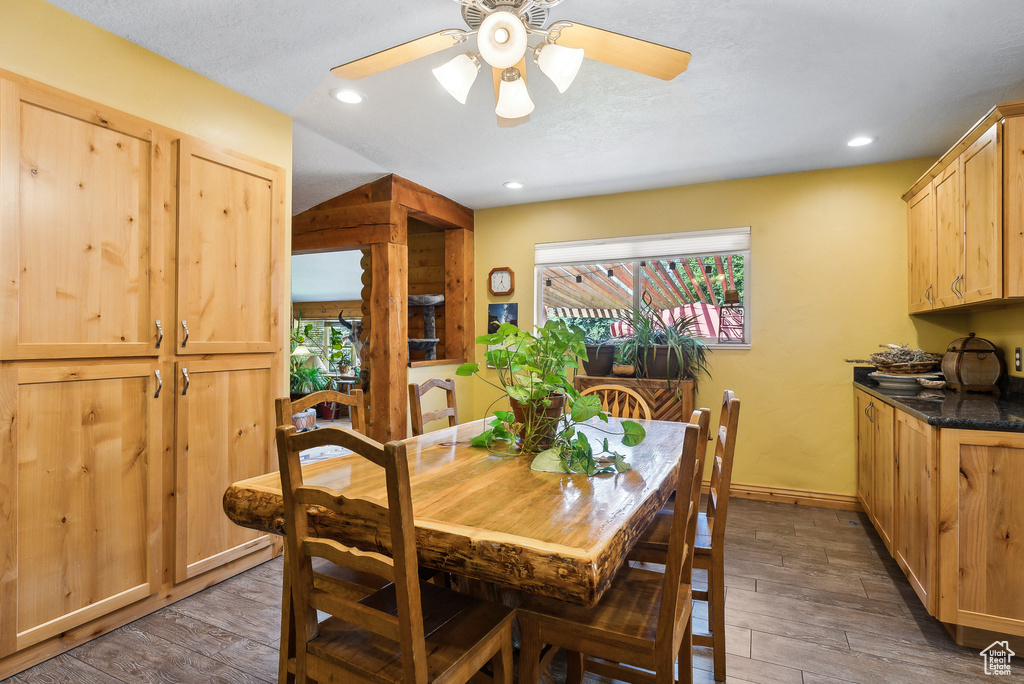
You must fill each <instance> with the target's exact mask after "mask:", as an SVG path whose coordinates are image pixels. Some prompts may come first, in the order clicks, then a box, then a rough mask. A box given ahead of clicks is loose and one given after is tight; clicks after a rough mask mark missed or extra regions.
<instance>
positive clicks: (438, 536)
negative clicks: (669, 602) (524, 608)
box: [224, 418, 685, 606]
mask: <svg viewBox="0 0 1024 684" xmlns="http://www.w3.org/2000/svg"><path fill="white" fill-rule="evenodd" d="M638 422H640V423H641V424H642V425H643V426H644V427H645V429H646V431H647V438H646V439H645V440H644V441H643V443H641V444H640V445H638V446H635V447H624V446H622V444H621V442H620V441H619V439H618V436H621V434H622V428H621V426H620V420H619V419H616V418H612V419H610V421H609V422H608V423H607V424H604V423H593V424H587V425H586V426H584V427H583V430H584V432H586V433H587V434H588V437H589V438H590V441H591V443H594V444H600V443H601V442H602V441H603V439H604V438H605V437H608V439H609V443H610V446H611V448H612V449H613V450H615V451H618V452H620V453H623V454H625V455H626V457H627V462H628V463H629V464H630V466H631V467H632V469H631V470H628V471H626V472H623V473H616V474H609V475H597V476H593V477H588V476H586V475H583V474H568V473H547V472H538V471H533V470H531V469H530V463H531V462H532V458H533V457H532V456H522V455H515V456H507V455H501V454H495V453H491V452H490V451H488V450H487V449H484V448H479V447H472V446H470V440H471V439H472V438H473V437H475V436H476V435H478V434H480V432H481V431H482V430H483V429H484V427H485V421H483V420H480V421H474V422H471V423H466V424H464V425H460V426H456V427H451V428H446V429H443V430H438V431H436V432H431V433H428V434H425V435H422V436H420V437H413V438H411V439H408V440H406V445H407V448H408V454H409V462H410V481H411V485H412V504H413V517H414V520H415V525H416V547H417V553H418V556H419V563H420V565H421V566H424V567H428V568H436V569H438V570H443V571H446V572H449V573H453V574H455V575H459V576H461V577H466V578H470V579H475V580H482V581H484V582H491V583H495V584H497V585H500V586H502V587H506V588H509V589H513V590H518V591H524V592H528V593H532V594H540V595H544V596H550V597H553V598H558V599H562V600H565V601H570V602H573V603H578V604H582V605H585V606H593V605H594V604H596V603H597V601H598V600H599V599H600V598H601V595H602V594H603V593H604V591H605V590H606V589H607V588H608V586H609V585H610V584H611V581H612V578H613V577H614V576H615V573H616V571H617V570H618V568H619V567H620V566H621V565H622V563H623V561H624V560H625V557H626V554H627V553H628V552H629V550H630V549H631V548H632V546H633V544H634V543H635V542H636V540H637V539H638V538H639V536H640V535H641V534H642V533H643V531H644V529H645V528H646V527H647V525H648V524H649V523H650V522H651V520H653V518H654V516H655V514H656V513H657V512H658V511H659V510H660V509H661V508H662V506H664V504H665V502H666V501H667V500H668V498H669V496H670V495H671V494H672V492H673V491H674V489H675V485H676V482H675V479H676V467H677V464H678V461H679V452H680V448H681V444H682V441H683V432H684V429H685V424H683V423H677V422H667V421H638ZM302 476H303V480H304V482H305V483H306V484H311V485H318V486H322V487H327V488H330V489H332V490H337V491H344V492H345V494H346V496H349V497H360V498H370V499H375V500H378V501H381V502H386V493H385V483H384V473H383V471H382V470H381V469H380V468H379V467H377V466H375V465H374V464H372V463H370V462H369V461H367V460H366V459H363V458H360V457H358V456H355V455H351V454H350V455H343V456H339V457H336V458H332V459H329V460H325V461H320V462H315V463H310V464H308V465H304V466H303V468H302ZM283 510H284V502H283V498H282V494H281V483H280V478H279V476H278V474H277V473H270V474H267V475H262V476H259V477H254V478H251V479H248V480H243V481H240V482H236V483H234V484H232V485H231V486H230V487H229V488H228V490H227V491H226V492H225V494H224V511H225V512H226V513H227V515H228V517H229V518H230V519H231V520H232V521H234V522H235V523H237V524H238V525H242V526H244V527H248V528H252V529H255V530H260V531H264V532H270V533H274V534H279V535H283V534H284V519H283ZM310 525H311V528H313V531H314V532H315V533H316V534H317V535H318V536H327V537H331V538H334V539H336V540H337V541H339V542H342V543H343V544H346V545H350V546H354V547H357V548H361V549H363V550H371V551H379V552H382V553H385V554H389V553H390V548H389V546H390V539H389V534H388V532H387V529H386V528H385V529H379V528H378V527H377V526H376V525H375V524H373V523H371V522H370V521H367V520H360V519H353V518H343V517H341V516H339V515H336V514H334V513H331V512H329V511H327V510H326V509H319V508H312V509H311V510H310Z"/></svg>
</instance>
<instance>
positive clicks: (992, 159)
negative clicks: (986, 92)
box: [960, 124, 1003, 304]
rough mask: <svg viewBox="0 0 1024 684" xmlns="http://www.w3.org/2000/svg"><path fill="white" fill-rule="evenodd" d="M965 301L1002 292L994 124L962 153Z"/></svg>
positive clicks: (1000, 192)
mask: <svg viewBox="0 0 1024 684" xmlns="http://www.w3.org/2000/svg"><path fill="white" fill-rule="evenodd" d="M961 158H962V159H963V164H962V166H961V169H962V171H961V172H962V173H963V207H964V262H965V266H964V280H963V285H962V286H961V288H960V289H961V290H962V291H963V295H964V301H965V302H966V303H968V304H970V303H973V302H983V301H987V300H990V299H999V298H1000V297H1002V296H1003V184H1002V179H1003V173H1002V163H1003V155H1002V152H1001V148H1000V142H999V124H995V125H993V126H992V128H990V129H989V130H988V131H986V132H985V134H984V135H982V136H981V137H980V138H978V140H977V141H976V142H975V143H974V144H973V145H971V146H970V147H968V148H967V150H966V151H965V152H964V153H963V155H961Z"/></svg>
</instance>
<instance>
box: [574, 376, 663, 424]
mask: <svg viewBox="0 0 1024 684" xmlns="http://www.w3.org/2000/svg"><path fill="white" fill-rule="evenodd" d="M591 394H596V395H598V396H599V397H600V398H601V409H602V410H604V411H607V412H608V413H609V414H610V415H612V416H614V417H615V418H633V419H636V420H650V419H651V407H650V406H648V405H647V402H646V401H645V400H644V398H643V397H642V396H640V394H638V393H637V392H635V391H634V390H631V389H630V388H628V387H621V386H619V385H594V386H593V387H588V388H586V389H585V390H583V391H582V392H580V396H581V397H585V396H588V395H591Z"/></svg>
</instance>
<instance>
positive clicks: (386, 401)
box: [368, 243, 409, 442]
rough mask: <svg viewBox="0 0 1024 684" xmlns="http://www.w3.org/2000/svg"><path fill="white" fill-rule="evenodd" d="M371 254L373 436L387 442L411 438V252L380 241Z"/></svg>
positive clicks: (379, 440)
mask: <svg viewBox="0 0 1024 684" xmlns="http://www.w3.org/2000/svg"><path fill="white" fill-rule="evenodd" d="M370 253H371V257H370V258H371V261H372V264H373V270H372V277H371V284H370V311H371V312H372V314H371V315H372V320H373V325H372V326H371V328H370V345H369V349H368V352H369V353H368V356H369V359H370V416H371V426H370V436H371V437H372V438H373V439H375V440H377V441H378V442H386V441H389V440H392V439H404V438H405V436H406V420H407V418H408V411H407V409H406V392H407V389H406V385H407V382H408V375H407V370H406V367H407V366H408V363H409V343H408V336H407V334H406V330H407V329H408V318H409V279H408V275H407V270H408V260H409V251H408V247H406V246H405V245H399V244H394V243H379V244H375V245H373V246H372V247H371V248H370Z"/></svg>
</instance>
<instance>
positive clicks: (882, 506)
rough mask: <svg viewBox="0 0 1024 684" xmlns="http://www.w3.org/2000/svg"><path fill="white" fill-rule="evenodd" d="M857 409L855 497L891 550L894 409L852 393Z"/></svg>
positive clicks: (860, 394)
mask: <svg viewBox="0 0 1024 684" xmlns="http://www.w3.org/2000/svg"><path fill="white" fill-rule="evenodd" d="M854 403H855V406H856V409H857V421H856V422H857V497H858V498H859V499H860V503H861V506H863V508H864V512H865V513H867V515H868V518H869V519H870V520H871V522H872V523H873V524H874V526H875V529H876V530H878V534H879V536H880V537H881V538H882V542H883V543H884V544H885V547H886V548H887V549H889V550H890V551H892V530H893V497H894V487H895V482H894V478H895V461H894V457H893V408H892V407H891V406H889V405H888V404H886V403H884V402H881V401H878V400H877V399H875V398H874V397H872V396H870V395H869V394H867V393H866V392H861V391H860V390H857V391H856V392H855V402H854Z"/></svg>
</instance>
